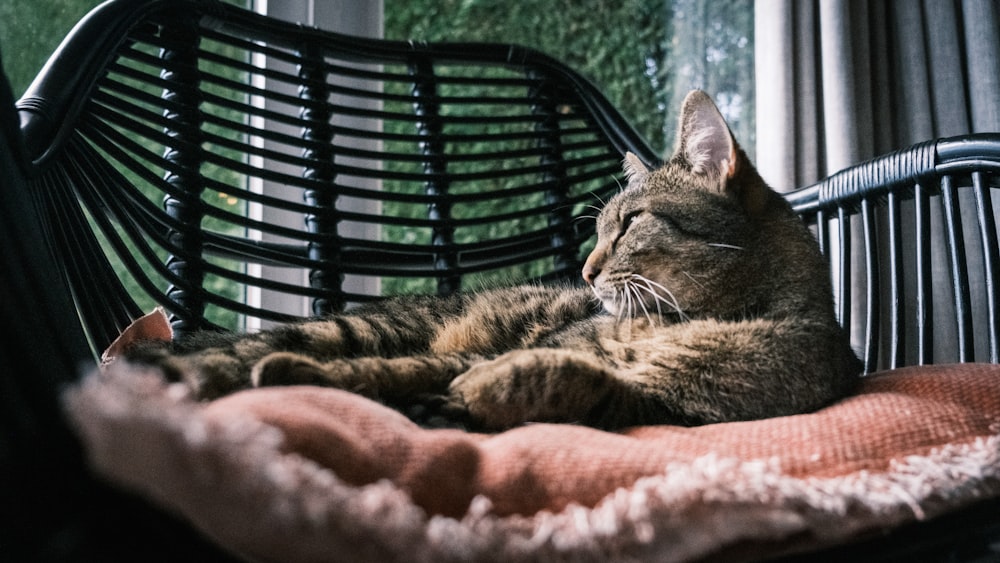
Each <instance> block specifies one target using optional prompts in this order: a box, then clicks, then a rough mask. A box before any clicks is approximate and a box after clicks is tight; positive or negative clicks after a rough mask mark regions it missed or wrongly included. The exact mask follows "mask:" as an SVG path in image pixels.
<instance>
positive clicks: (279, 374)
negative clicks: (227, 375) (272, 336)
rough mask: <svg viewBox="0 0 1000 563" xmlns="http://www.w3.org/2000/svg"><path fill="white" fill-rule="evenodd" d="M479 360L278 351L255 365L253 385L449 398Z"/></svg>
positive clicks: (399, 397) (447, 356)
mask: <svg viewBox="0 0 1000 563" xmlns="http://www.w3.org/2000/svg"><path fill="white" fill-rule="evenodd" d="M479 360H480V358H479V357H476V356H466V355H458V354H445V355H434V356H430V355H422V356H405V357H401V358H380V357H372V358H351V359H335V360H330V361H325V362H322V361H318V360H316V359H314V358H311V357H309V356H306V355H304V354H298V353H295V352H274V353H271V354H268V355H266V356H264V357H263V358H261V359H260V360H259V361H258V362H257V363H255V364H254V365H253V367H252V368H251V370H250V380H251V382H252V384H253V386H254V387H265V386H274V385H317V386H322V387H335V388H338V389H343V390H345V391H351V392H353V393H357V394H359V395H364V396H366V397H369V398H372V399H379V400H387V401H393V402H399V401H405V400H406V399H407V398H409V397H413V396H416V395H419V394H422V393H440V394H443V393H445V392H446V391H447V388H448V384H449V383H450V382H451V380H452V379H454V378H455V377H456V376H457V375H458V374H460V373H463V372H464V371H466V370H467V369H468V368H469V366H470V365H472V364H473V363H474V362H476V361H479Z"/></svg>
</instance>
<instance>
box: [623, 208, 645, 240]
mask: <svg viewBox="0 0 1000 563" xmlns="http://www.w3.org/2000/svg"><path fill="white" fill-rule="evenodd" d="M641 214H642V211H631V212H629V213H628V214H626V215H625V217H624V218H623V219H622V230H621V232H622V234H625V231H627V230H628V228H629V227H631V226H632V223H634V222H635V220H636V218H637V217H639V215H641Z"/></svg>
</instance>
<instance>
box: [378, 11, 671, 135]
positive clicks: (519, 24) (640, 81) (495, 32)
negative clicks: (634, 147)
mask: <svg viewBox="0 0 1000 563" xmlns="http://www.w3.org/2000/svg"><path fill="white" fill-rule="evenodd" d="M385 14H386V16H385V35H386V37H387V38H390V39H415V40H421V41H487V42H495V43H518V44H522V45H525V46H528V47H532V48H534V49H537V50H539V51H542V52H544V53H546V54H549V55H551V56H553V57H555V58H557V59H559V60H560V61H562V62H564V63H566V64H568V65H569V66H570V67H572V68H574V69H576V70H577V71H579V72H581V73H582V74H583V75H584V76H586V77H587V78H588V79H590V80H592V81H593V82H594V83H595V84H596V85H597V86H598V87H599V88H600V89H601V90H602V91H603V92H604V93H605V95H607V96H608V98H609V99H610V100H611V102H612V103H613V104H614V105H615V106H616V107H618V108H619V109H620V110H622V112H623V113H624V115H625V116H626V117H627V118H628V119H629V121H630V122H631V123H632V124H633V125H634V126H635V127H636V129H637V130H638V131H639V132H640V133H641V134H642V135H643V136H644V137H645V138H646V139H647V141H648V142H649V143H650V144H651V145H652V146H654V147H663V146H664V145H665V142H664V139H665V137H664V132H663V116H662V113H661V112H662V108H663V107H665V103H666V102H667V101H668V100H669V97H668V92H667V91H666V90H664V89H662V88H661V87H660V85H661V84H662V83H663V82H664V80H665V76H664V75H665V74H666V73H667V72H668V71H667V69H666V68H664V67H663V66H662V61H665V60H669V57H670V49H671V44H670V41H669V39H668V35H667V29H668V25H669V16H670V12H669V11H668V10H667V6H666V4H665V2H664V0H623V1H602V0H587V1H579V0H523V1H519V2H495V1H485V0H422V1H421V0H417V1H411V0H385Z"/></svg>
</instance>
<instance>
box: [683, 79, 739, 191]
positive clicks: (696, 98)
mask: <svg viewBox="0 0 1000 563" xmlns="http://www.w3.org/2000/svg"><path fill="white" fill-rule="evenodd" d="M676 146H677V149H676V152H675V153H674V158H681V159H683V160H684V161H685V162H687V164H688V165H689V166H690V167H691V170H692V171H693V172H694V173H695V174H705V175H709V176H712V177H714V178H716V179H718V181H719V183H720V186H719V188H720V190H722V189H724V187H725V183H726V182H727V181H728V180H730V179H731V178H733V177H734V176H736V173H737V171H738V166H739V164H738V162H739V160H738V157H739V154H738V153H739V151H738V148H737V145H736V141H735V140H734V139H733V134H732V133H731V132H730V131H729V125H727V124H726V120H725V119H724V118H723V117H722V114H721V113H720V112H719V109H718V108H717V107H716V106H715V103H714V102H712V99H711V98H710V97H709V96H708V94H706V93H705V92H702V91H701V90H692V91H691V92H690V93H688V95H687V97H686V98H684V104H683V106H682V109H681V119H680V129H679V131H678V133H677V143H676Z"/></svg>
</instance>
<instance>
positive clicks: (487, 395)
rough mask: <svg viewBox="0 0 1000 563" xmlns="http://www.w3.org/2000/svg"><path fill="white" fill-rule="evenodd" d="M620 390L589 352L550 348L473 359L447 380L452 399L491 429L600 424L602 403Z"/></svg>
mask: <svg viewBox="0 0 1000 563" xmlns="http://www.w3.org/2000/svg"><path fill="white" fill-rule="evenodd" d="M622 391H623V384H622V382H621V381H619V380H618V379H617V378H616V377H615V376H614V373H613V371H612V370H611V369H610V367H609V366H608V364H607V363H605V362H602V361H601V360H600V359H599V358H597V357H596V356H594V355H593V354H590V353H585V352H580V351H575V350H565V349H554V348H536V349H528V350H515V351H513V352H508V353H506V354H503V355H502V356H499V357H497V358H496V359H493V360H490V361H485V362H481V363H479V364H476V365H475V366H473V367H472V368H471V369H469V371H467V372H466V373H464V374H462V375H460V376H459V377H457V378H455V380H454V381H452V383H451V385H450V386H449V396H450V397H451V400H452V401H453V402H454V403H455V404H457V405H461V406H462V407H464V409H466V410H467V411H468V413H469V416H470V418H471V420H472V422H473V423H474V424H475V425H476V426H478V427H480V428H482V429H484V430H490V431H497V430H504V429H507V428H511V427H514V426H518V425H521V424H524V423H528V422H570V423H580V424H588V425H594V426H602V425H604V423H603V416H602V410H603V407H605V406H607V405H609V404H610V403H611V402H614V401H615V398H616V397H618V396H620V395H621V394H622ZM610 425H611V426H614V425H616V424H614V423H613V422H612V423H611V424H610Z"/></svg>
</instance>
